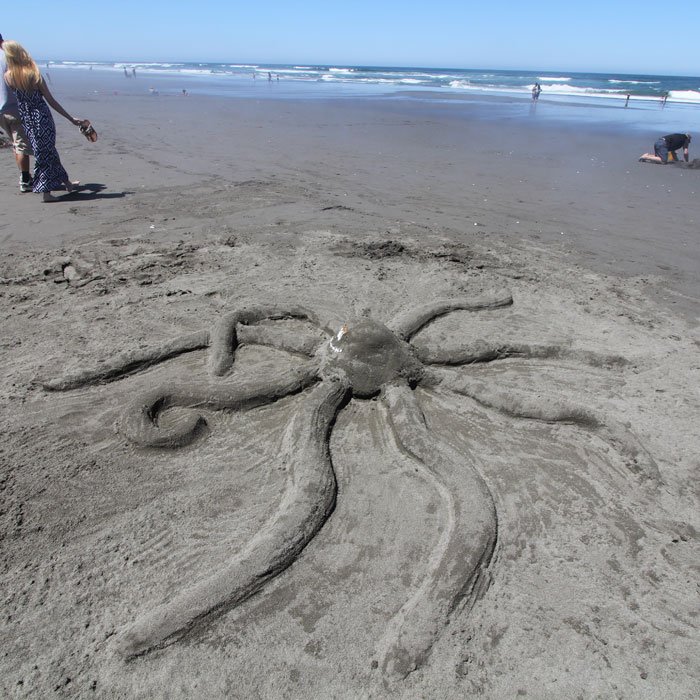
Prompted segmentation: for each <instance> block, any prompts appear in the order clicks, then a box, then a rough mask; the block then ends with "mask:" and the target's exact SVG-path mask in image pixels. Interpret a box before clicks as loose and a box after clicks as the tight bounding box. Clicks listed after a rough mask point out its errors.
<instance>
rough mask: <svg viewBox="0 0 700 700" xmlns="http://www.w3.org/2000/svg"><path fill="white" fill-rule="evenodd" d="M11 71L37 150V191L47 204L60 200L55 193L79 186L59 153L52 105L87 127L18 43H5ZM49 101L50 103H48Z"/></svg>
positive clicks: (8, 79) (8, 74) (10, 80)
mask: <svg viewBox="0 0 700 700" xmlns="http://www.w3.org/2000/svg"><path fill="white" fill-rule="evenodd" d="M2 50H3V51H4V52H5V60H6V61H7V71H6V72H5V76H4V77H5V82H6V83H7V85H8V86H9V87H10V88H12V89H13V90H14V93H15V96H16V98H17V107H18V111H19V116H20V119H21V120H22V126H23V127H24V130H25V132H26V133H27V137H28V138H29V142H30V143H31V145H32V150H33V151H34V186H33V191H34V192H41V193H42V195H43V200H44V202H53V201H56V197H54V196H52V194H51V191H52V190H58V189H64V188H65V189H67V190H68V191H69V192H72V191H73V190H74V189H75V187H76V186H77V185H78V184H79V183H78V182H71V181H70V179H69V178H68V173H66V171H65V169H64V167H63V165H61V159H60V158H59V155H58V151H57V150H56V124H55V122H54V120H53V116H52V114H51V110H50V109H49V105H51V107H53V108H54V109H55V110H56V111H57V112H58V113H59V114H61V115H62V116H64V117H65V118H66V119H67V120H68V121H69V122H71V124H74V125H75V126H78V127H80V126H83V121H85V120H82V119H76V118H75V117H71V115H70V114H68V112H66V110H65V109H63V107H61V105H60V104H59V103H58V102H57V101H56V100H55V99H54V96H53V95H52V94H51V92H50V91H49V88H48V87H47V85H46V81H45V80H44V78H43V77H42V76H41V73H40V72H39V69H38V68H37V65H36V63H34V61H33V60H32V57H31V56H30V55H29V54H28V53H27V51H26V49H24V47H22V46H20V44H18V43H17V42H16V41H3V43H2ZM47 102H48V104H47Z"/></svg>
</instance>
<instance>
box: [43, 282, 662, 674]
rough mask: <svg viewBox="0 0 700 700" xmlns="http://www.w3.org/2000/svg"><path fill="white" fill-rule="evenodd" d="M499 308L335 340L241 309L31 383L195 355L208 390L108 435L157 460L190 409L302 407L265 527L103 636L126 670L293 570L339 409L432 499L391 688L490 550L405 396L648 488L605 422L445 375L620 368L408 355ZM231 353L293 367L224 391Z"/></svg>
mask: <svg viewBox="0 0 700 700" xmlns="http://www.w3.org/2000/svg"><path fill="white" fill-rule="evenodd" d="M512 303H513V300H512V296H511V295H510V294H509V293H500V294H491V295H488V296H486V297H484V298H480V299H475V300H472V299H468V298H457V299H452V300H446V301H436V302H434V303H431V304H427V305H425V306H423V307H421V308H418V309H414V310H412V311H410V312H407V313H404V314H402V315H399V316H397V317H396V318H394V319H393V320H392V321H391V322H389V323H388V324H387V325H383V324H381V323H378V322H376V321H373V320H371V319H370V318H366V317H364V318H358V319H356V320H354V321H350V322H346V323H345V324H343V325H341V326H340V328H339V330H335V329H337V328H338V325H336V326H335V327H333V329H332V330H331V328H330V327H329V324H328V323H322V322H321V321H320V320H319V319H318V318H317V316H316V315H315V314H313V313H312V312H310V311H308V310H306V309H303V308H287V309H282V308H277V307H272V308H263V307H256V308H248V309H245V310H241V311H236V312H233V313H229V314H227V315H225V316H223V317H222V319H221V320H220V322H219V323H218V325H217V326H216V327H215V328H214V329H213V331H212V332H209V331H200V332H197V333H192V334H189V335H185V336H181V337H179V338H176V339H174V340H172V341H169V342H167V343H164V344H163V345H160V346H158V347H153V348H150V349H149V350H146V351H140V352H135V353H128V354H125V355H122V356H120V357H117V358H114V359H113V360H112V361H109V362H107V363H105V364H102V365H100V366H99V367H98V368H96V369H94V370H85V371H81V372H80V373H77V374H74V375H71V376H65V377H62V378H59V379H54V380H50V381H45V382H43V386H44V387H45V388H46V389H48V390H67V389H71V388H74V387H77V386H80V385H84V384H90V383H99V382H104V381H108V380H111V379H117V378H119V377H122V376H125V375H126V374H128V373H133V372H134V371H138V370H139V369H142V368H144V367H147V366H150V365H152V364H154V363H157V362H161V361H163V360H166V359H168V358H171V357H174V356H176V355H178V354H181V353H184V352H188V351H192V350H197V349H202V348H208V353H209V365H208V369H209V374H210V379H209V380H205V381H199V382H191V383H187V382H185V381H176V380H174V381H172V382H168V383H167V384H166V385H163V386H158V387H156V388H154V389H151V390H148V391H146V392H145V393H143V395H141V396H138V398H137V399H136V400H135V401H134V402H133V403H132V404H131V405H130V406H129V407H128V408H127V409H126V411H125V412H124V415H123V418H122V421H121V424H120V431H121V432H122V434H123V435H124V436H125V437H126V438H127V440H129V441H130V442H132V443H133V444H135V445H137V446H145V447H159V448H166V449H174V448H177V447H180V446H183V445H185V444H188V443H190V442H192V441H193V440H195V439H198V436H200V434H202V433H204V432H206V420H205V418H204V416H203V415H201V413H199V412H198V410H197V409H201V408H207V409H210V410H245V409H249V408H252V407H254V406H259V405H263V404H266V403H270V402H272V401H275V400H277V399H280V398H282V397H284V396H287V395H289V394H293V393H297V392H307V394H308V395H307V399H306V400H305V401H303V402H301V407H300V408H299V409H298V410H297V411H296V413H295V415H294V416H293V418H292V419H291V421H290V423H289V425H288V426H287V429H286V432H285V438H284V441H285V448H284V451H285V453H286V454H287V455H289V458H290V460H291V464H290V467H289V470H288V472H287V482H286V483H287V485H286V491H285V493H284V496H283V498H282V501H281V503H280V506H279V509H278V510H277V512H276V514H274V515H273V516H272V517H271V518H270V520H269V521H268V522H266V523H265V524H264V525H263V526H262V528H261V529H260V530H259V531H258V532H257V534H256V535H255V536H254V537H253V538H252V540H251V541H250V542H248V543H247V544H246V545H245V546H244V547H242V548H241V549H240V551H238V552H237V553H236V554H235V555H234V556H232V558H231V560H230V561H229V562H227V563H226V564H224V565H223V566H222V568H221V569H220V570H219V571H218V572H217V573H215V574H213V575H211V576H210V577H209V578H205V579H203V580H200V581H198V582H196V583H194V584H193V585H191V586H190V587H188V588H187V589H186V590H183V591H181V592H180V593H178V594H177V595H175V596H174V597H173V598H172V599H170V600H168V601H167V602H165V603H163V604H161V605H159V606H157V607H155V608H154V609H152V610H150V611H148V612H146V613H145V614H143V615H142V616H141V617H139V618H138V619H136V621H135V622H133V623H132V624H131V625H128V626H126V627H125V628H124V629H123V630H122V631H121V632H120V633H119V634H118V635H117V642H116V646H117V649H118V651H119V652H120V653H121V654H122V655H123V656H124V657H125V658H126V659H132V658H134V657H137V656H139V655H142V654H146V653H148V652H149V651H152V650H155V649H159V648H163V647H166V646H167V645H169V644H171V643H173V642H175V641H177V640H179V639H182V638H183V637H184V636H185V635H187V634H188V633H189V632H191V631H192V630H193V629H195V628H197V627H199V626H200V625H204V624H206V623H207V622H208V621H211V620H213V619H214V618H215V617H217V616H219V615H221V614H223V613H224V612H226V611H228V610H231V609H232V608H234V607H235V606H237V605H238V604H240V603H242V602H243V601H245V600H246V599H248V598H249V597H250V596H252V595H254V594H255V593H256V592H258V591H260V590H261V589H262V588H263V587H264V586H265V584H266V583H267V582H268V581H270V579H272V578H273V577H276V576H278V575H279V574H281V573H283V572H284V571H285V569H287V568H288V567H289V566H290V565H291V564H292V562H294V561H295V559H297V557H299V555H300V553H301V552H302V550H303V549H304V548H305V547H306V546H307V545H308V544H309V543H310V542H311V541H312V540H313V538H314V536H315V535H316V534H317V533H318V532H319V530H320V529H321V528H322V527H323V525H324V523H325V522H326V521H327V519H328V518H329V517H330V515H331V513H332V512H333V509H334V506H335V503H336V492H337V487H336V479H335V474H334V470H333V465H332V462H331V457H330V452H329V439H330V433H331V431H332V429H333V425H334V421H335V418H336V416H337V414H338V412H339V411H340V410H341V409H342V407H343V406H344V405H345V404H346V403H347V402H348V401H349V400H350V399H351V398H357V399H369V398H372V397H376V396H379V397H380V400H382V401H383V402H384V403H385V404H386V405H387V407H388V409H389V414H390V416H391V424H392V427H393V431H394V433H395V435H396V438H397V441H398V444H399V446H400V447H401V448H402V449H403V450H404V451H405V453H407V454H408V455H409V457H410V458H411V459H413V460H414V461H415V464H416V466H417V468H419V469H420V470H422V471H423V476H424V478H426V479H427V480H428V481H429V482H430V483H431V484H432V487H433V488H434V489H435V491H436V492H437V493H438V494H439V496H440V499H441V504H442V509H443V517H444V522H445V523H446V526H445V527H443V528H442V530H441V533H440V536H439V541H438V543H437V545H436V546H435V548H434V550H433V552H432V554H431V560H430V561H429V562H428V566H427V572H428V573H427V575H426V577H425V578H424V580H423V581H422V583H421V585H420V586H419V587H418V589H417V590H415V591H414V592H413V594H412V595H411V597H410V599H409V600H407V601H406V602H405V603H404V604H403V605H402V607H401V608H400V609H399V611H398V612H397V613H396V614H395V615H394V617H393V618H392V620H391V623H390V625H389V626H388V628H387V630H386V632H385V634H384V637H383V639H382V640H380V641H379V643H378V644H377V647H376V656H375V662H374V664H373V666H375V667H376V666H379V667H380V668H381V669H382V671H383V673H384V674H385V677H387V678H392V677H393V678H402V677H405V676H406V675H408V674H409V673H411V672H412V671H413V670H415V669H416V668H418V667H419V666H420V665H421V664H423V663H424V662H425V661H426V659H427V657H428V655H429V653H430V649H431V647H432V645H433V644H434V642H435V640H436V639H437V637H438V636H439V634H440V631H441V630H442V629H444V628H445V625H446V624H447V623H448V622H449V619H450V617H451V615H452V614H453V612H454V611H455V610H457V609H463V608H464V606H465V605H469V604H473V601H474V600H476V599H477V598H478V596H479V593H480V590H482V589H484V585H485V583H486V582H487V581H488V576H489V574H488V567H489V563H490V562H491V560H492V557H493V555H494V550H495V547H496V543H497V539H498V519H497V514H496V508H495V505H494V499H493V496H492V494H491V492H490V490H489V487H488V486H487V484H486V482H485V481H484V479H483V478H482V476H481V475H480V474H479V473H478V472H477V471H476V469H475V468H474V466H473V465H471V464H469V463H467V462H466V461H465V458H464V457H463V455H461V454H460V453H459V452H458V451H457V450H455V449H454V448H453V447H451V446H450V445H448V444H446V443H445V442H444V441H441V440H438V439H437V438H436V437H435V436H434V435H433V434H432V433H431V432H430V430H429V429H428V427H427V424H426V421H425V418H424V415H423V412H422V410H421V407H420V405H419V403H418V401H417V398H416V395H415V393H414V389H415V388H416V387H417V386H418V385H423V386H432V387H434V388H436V389H437V388H443V389H445V390H449V391H452V392H456V393H458V394H462V395H465V396H469V397H471V398H473V399H475V400H476V401H477V402H479V403H481V404H482V405H486V406H490V407H492V408H495V409H497V410H500V411H502V412H504V413H506V414H508V415H511V416H521V417H525V418H531V419H538V420H542V421H548V422H554V421H563V422H566V423H572V424H578V425H580V426H582V427H584V428H585V429H587V430H589V431H594V432H596V433H597V434H598V435H599V436H600V437H601V438H602V439H604V440H606V441H607V442H608V443H610V444H611V445H613V446H614V447H615V448H616V449H617V450H618V451H619V452H620V453H621V454H622V455H623V456H624V457H625V458H626V460H627V463H628V465H629V466H630V468H632V469H633V470H634V471H636V472H637V473H639V474H641V475H643V476H646V477H649V478H657V477H658V472H657V469H656V465H655V464H654V461H653V459H652V458H651V457H650V456H649V455H648V453H647V452H646V451H645V449H644V448H643V446H642V445H641V444H640V443H639V441H638V440H637V439H636V437H635V436H634V435H632V433H631V432H629V430H628V429H627V428H626V427H625V426H623V425H622V424H621V423H619V422H617V421H616V420H614V419H612V418H611V417H609V416H607V415H600V414H598V413H596V412H595V411H593V410H591V409H589V408H585V407H582V406H579V405H576V404H574V403H569V402H565V401H558V402H557V401H553V400H551V399H549V400H547V401H546V402H543V401H541V400H538V399H537V398H536V397H531V396H528V395H526V394H524V393H522V392H517V391H509V392H507V393H505V392H502V391H499V390H497V389H493V388H491V387H490V386H489V385H488V384H487V383H485V382H484V381H482V380H481V379H478V378H472V377H469V376H468V372H464V371H457V370H455V369H454V368H453V367H454V366H458V365H460V366H465V365H469V364H472V363H483V362H491V361H499V360H504V359H507V358H513V357H517V358H554V359H574V360H576V361H579V362H584V363H588V364H593V365H599V366H602V365H606V364H620V363H624V362H625V361H624V359H622V358H620V357H604V356H601V355H597V354H595V353H592V352H586V351H575V350H572V349H570V348H566V347H560V346H555V345H525V344H512V345H507V346H505V345H500V346H497V345H493V344H489V343H488V342H485V341H477V342H475V343H473V344H471V345H469V346H468V347H463V348H462V349H461V350H460V351H459V352H447V353H442V352H440V351H434V350H427V349H424V348H422V349H418V348H416V347H414V346H413V345H412V344H411V339H412V338H413V336H415V335H416V333H418V331H420V330H421V329H423V328H424V327H425V326H427V325H428V324H430V323H431V322H432V321H433V320H435V319H436V318H438V317H440V316H443V315H445V314H447V313H449V312H452V311H455V310H466V311H479V310H487V309H497V308H501V307H505V306H508V305H510V304H512ZM275 319H303V320H305V321H307V322H311V323H313V324H317V325H319V327H320V328H322V329H323V330H324V332H325V333H327V334H328V336H329V337H326V338H325V339H324V340H322V341H321V344H320V346H318V342H319V336H318V334H316V335H315V336H313V337H312V336H310V335H308V334H306V335H304V334H299V333H292V332H290V331H289V329H288V328H287V329H283V328H279V327H275V324H273V323H270V321H271V320H275ZM260 322H263V323H262V324H261V323H260ZM331 323H332V322H331ZM277 325H278V326H279V325H280V324H277ZM245 344H262V345H270V346H274V347H277V348H282V349H284V350H287V351H290V352H293V353H296V354H298V355H302V356H305V357H306V358H307V359H305V360H304V361H303V362H302V363H301V364H300V365H299V366H298V367H295V368H294V369H289V370H286V371H283V372H281V373H280V374H279V375H278V376H275V377H267V378H265V379H264V380H263V379H247V380H240V379H235V381H227V379H226V376H227V374H228V373H229V372H230V370H231V369H232V367H233V364H234V358H235V352H236V348H237V347H239V346H241V345H245ZM465 375H466V376H465ZM171 407H181V408H185V409H189V410H190V413H189V415H188V416H187V417H186V418H185V419H181V420H178V421H176V422H175V424H174V425H170V426H169V427H164V426H163V425H159V416H161V415H162V414H163V412H164V411H166V410H167V409H169V408H171Z"/></svg>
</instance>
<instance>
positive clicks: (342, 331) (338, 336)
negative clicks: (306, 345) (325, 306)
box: [328, 326, 348, 352]
mask: <svg viewBox="0 0 700 700" xmlns="http://www.w3.org/2000/svg"><path fill="white" fill-rule="evenodd" d="M347 332H348V329H347V326H343V327H342V328H341V329H340V330H339V331H338V332H337V333H336V335H335V340H336V341H338V342H340V340H341V339H342V337H343V336H344V335H345V334H346V333H347ZM333 340H334V339H333V338H331V339H330V340H329V341H328V345H330V348H331V350H332V351H333V352H343V348H339V347H337V346H335V345H334V344H333Z"/></svg>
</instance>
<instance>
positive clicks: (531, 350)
mask: <svg viewBox="0 0 700 700" xmlns="http://www.w3.org/2000/svg"><path fill="white" fill-rule="evenodd" d="M416 354H417V355H418V358H419V359H420V360H421V361H422V362H425V363H427V364H436V365H468V364H476V363H478V362H492V361H494V360H505V359H511V358H524V359H549V360H575V361H577V362H583V363H585V364H588V365H592V366H593V367H608V366H616V365H617V366H622V365H626V364H629V361H628V360H627V359H625V358H624V357H622V356H621V355H599V354H598V353H595V352H591V351H590V350H575V349H573V348H567V347H563V346H560V345H530V344H528V343H509V344H507V345H497V344H493V343H487V342H486V341H484V340H476V341H474V342H472V343H469V344H467V345H463V346H462V347H460V348H443V347H440V348H426V347H416Z"/></svg>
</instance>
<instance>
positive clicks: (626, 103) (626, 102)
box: [625, 92, 630, 107]
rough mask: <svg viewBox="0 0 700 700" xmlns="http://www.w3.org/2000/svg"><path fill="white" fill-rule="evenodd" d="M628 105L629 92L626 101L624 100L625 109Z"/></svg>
mask: <svg viewBox="0 0 700 700" xmlns="http://www.w3.org/2000/svg"><path fill="white" fill-rule="evenodd" d="M629 103H630V94H629V92H628V93H627V99H626V100H625V107H627V105H628V104H629Z"/></svg>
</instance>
